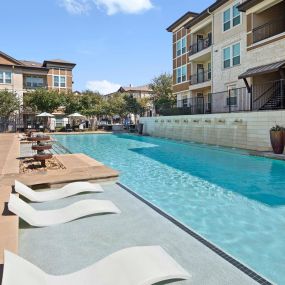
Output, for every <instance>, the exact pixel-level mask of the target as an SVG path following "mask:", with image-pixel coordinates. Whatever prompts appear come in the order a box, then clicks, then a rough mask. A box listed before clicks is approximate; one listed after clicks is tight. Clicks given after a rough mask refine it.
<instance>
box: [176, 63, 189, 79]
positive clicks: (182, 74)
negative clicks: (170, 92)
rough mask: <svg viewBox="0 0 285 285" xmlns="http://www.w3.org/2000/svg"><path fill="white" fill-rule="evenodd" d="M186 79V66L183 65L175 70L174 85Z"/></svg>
mask: <svg viewBox="0 0 285 285" xmlns="http://www.w3.org/2000/svg"><path fill="white" fill-rule="evenodd" d="M186 79H187V66H186V65H183V66H181V67H178V68H177V69H176V83H181V82H184V81H186Z"/></svg>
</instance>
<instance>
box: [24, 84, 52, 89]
mask: <svg viewBox="0 0 285 285" xmlns="http://www.w3.org/2000/svg"><path fill="white" fill-rule="evenodd" d="M38 88H47V85H46V84H29V83H28V84H27V83H24V89H38Z"/></svg>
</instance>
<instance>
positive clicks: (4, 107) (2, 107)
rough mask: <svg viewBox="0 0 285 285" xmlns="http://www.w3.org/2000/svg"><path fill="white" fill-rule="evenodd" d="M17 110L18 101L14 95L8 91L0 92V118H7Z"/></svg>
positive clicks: (18, 106)
mask: <svg viewBox="0 0 285 285" xmlns="http://www.w3.org/2000/svg"><path fill="white" fill-rule="evenodd" d="M19 108H20V100H19V98H18V96H17V94H16V93H14V92H10V91H8V90H1V91H0V117H4V118H8V117H9V116H10V115H11V114H12V113H13V112H15V111H16V110H19Z"/></svg>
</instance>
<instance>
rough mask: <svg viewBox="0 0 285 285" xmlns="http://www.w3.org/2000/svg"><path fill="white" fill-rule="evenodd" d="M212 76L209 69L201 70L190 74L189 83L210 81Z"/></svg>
mask: <svg viewBox="0 0 285 285" xmlns="http://www.w3.org/2000/svg"><path fill="white" fill-rule="evenodd" d="M211 77H212V74H211V70H201V71H198V73H197V74H194V75H191V76H190V84H191V85H195V84H199V83H204V82H207V81H210V80H211Z"/></svg>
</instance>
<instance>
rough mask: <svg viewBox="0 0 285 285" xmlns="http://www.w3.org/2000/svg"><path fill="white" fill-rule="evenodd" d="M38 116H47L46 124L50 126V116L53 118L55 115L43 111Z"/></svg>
mask: <svg viewBox="0 0 285 285" xmlns="http://www.w3.org/2000/svg"><path fill="white" fill-rule="evenodd" d="M36 117H39V118H47V122H46V126H47V127H49V125H50V122H49V118H53V117H54V115H52V114H50V113H47V112H43V113H41V114H39V115H37V116H36Z"/></svg>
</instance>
